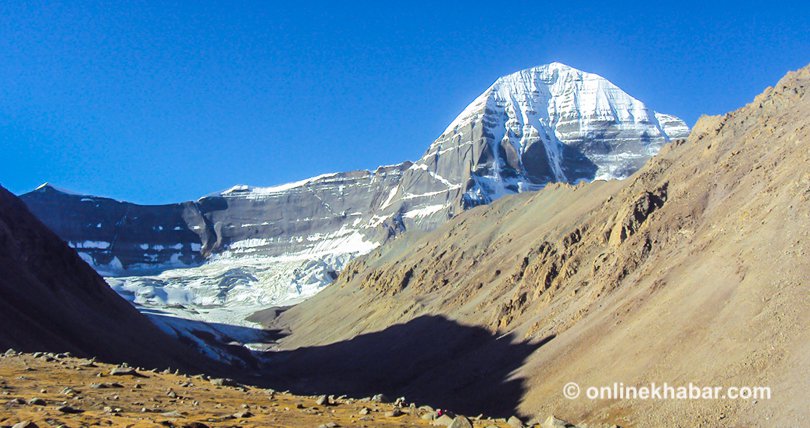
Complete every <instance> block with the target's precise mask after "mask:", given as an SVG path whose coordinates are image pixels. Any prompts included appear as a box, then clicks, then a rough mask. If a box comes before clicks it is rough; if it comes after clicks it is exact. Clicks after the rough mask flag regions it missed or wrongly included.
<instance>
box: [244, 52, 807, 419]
mask: <svg viewBox="0 0 810 428" xmlns="http://www.w3.org/2000/svg"><path fill="white" fill-rule="evenodd" d="M808 87H810V67H806V68H803V69H801V70H799V71H796V72H791V73H789V74H788V75H787V76H785V77H784V78H783V79H782V80H781V81H780V82H779V83H777V84H776V86H774V87H772V88H767V89H766V90H765V92H764V93H762V94H761V95H759V96H757V97H756V98H755V99H754V100H753V101H752V102H751V103H750V104H748V105H746V106H745V107H743V108H741V109H739V110H737V111H734V112H731V113H728V114H725V115H722V116H711V117H708V116H706V117H702V118H701V119H700V120H699V122H698V123H697V124H696V125H695V127H694V129H693V130H692V132H691V134H690V135H689V138H688V139H686V140H680V141H676V142H673V143H671V144H669V145H668V146H666V147H664V148H663V149H662V150H661V151H660V152H659V154H658V156H656V157H655V158H653V159H652V160H651V161H650V162H648V163H647V164H646V165H645V166H644V167H643V168H641V169H640V170H639V171H638V172H636V173H635V174H633V175H631V176H630V177H629V178H628V179H627V180H625V181H608V182H599V181H597V182H593V183H580V184H577V185H571V184H553V185H548V186H546V187H545V188H544V189H543V190H541V191H539V192H536V193H527V194H520V195H514V196H509V197H504V198H501V199H499V200H498V201H496V202H494V203H492V204H491V205H489V206H483V207H477V208H474V209H470V210H468V211H465V212H462V213H460V214H459V215H457V216H456V217H454V218H453V219H451V220H450V221H448V222H447V223H446V224H444V225H442V226H440V227H438V228H437V229H436V230H435V231H434V232H432V233H430V234H425V235H419V234H405V235H403V236H401V237H399V238H397V239H396V240H394V241H392V242H390V243H389V244H388V245H386V246H384V247H382V248H379V249H377V250H374V251H372V252H371V253H370V254H369V255H367V256H365V257H363V258H360V259H358V260H355V261H353V262H351V263H350V264H349V265H348V266H347V267H346V268H345V269H344V271H343V273H342V274H341V275H340V277H339V278H338V279H337V281H336V282H335V283H334V285H333V286H330V287H328V288H327V289H326V290H325V291H324V292H322V293H320V294H318V295H317V296H315V297H313V298H311V299H309V300H307V301H305V302H303V303H301V304H299V305H296V306H294V307H292V308H290V309H288V310H285V311H266V312H263V313H258V314H257V315H256V319H262V320H263V321H264V322H265V323H266V325H268V326H270V327H271V328H274V329H277V330H279V331H284V332H286V337H284V338H282V339H281V340H280V342H279V355H282V356H283V355H289V358H286V359H285V358H279V359H278V360H277V361H276V366H275V367H276V369H277V370H278V372H280V373H287V374H289V376H290V377H289V379H288V380H287V386H288V387H290V388H291V389H293V390H301V391H316V390H319V389H334V388H338V387H340V388H342V389H346V390H350V391H351V390H354V391H362V390H364V388H368V385H372V384H373V385H374V386H375V387H376V388H381V389H388V390H390V391H391V392H397V391H407V394H408V395H409V396H412V397H431V396H432V395H433V394H434V393H435V392H436V391H437V390H438V391H441V393H440V394H439V395H440V396H441V397H442V399H444V400H446V401H445V402H448V401H449V402H452V403H453V404H454V405H457V404H459V403H461V404H463V403H475V405H478V406H482V407H483V408H486V406H487V404H488V403H489V405H490V407H489V408H488V409H487V410H488V411H489V412H490V413H493V414H500V415H504V414H508V413H510V412H516V413H518V414H520V415H522V416H524V417H535V418H536V417H537V416H536V415H538V414H539V415H543V414H547V413H549V412H551V411H553V412H555V413H558V414H560V415H561V416H563V417H566V418H570V419H572V420H580V421H585V422H597V423H599V422H605V423H618V424H619V425H622V426H625V425H627V426H715V425H718V424H719V425H725V426H748V425H757V426H760V425H763V426H764V425H768V426H796V425H800V424H801V421H804V420H806V419H807V418H808V417H810V414H808V410H807V409H808V408H807V406H806V402H805V401H806V400H805V399H804V397H805V395H806V394H805V393H806V391H807V390H808V389H810V376H808V373H810V358H808V357H807V356H808V355H810V353H808V351H810V349H809V348H808V346H809V345H808V344H810V337H808V334H810V333H808V330H807V328H806V326H807V325H808V324H809V323H810V318H808V317H810V300H809V299H808V298H807V286H808V283H807V280H808V278H810V264H808V263H807V260H808V248H807V245H808V242H810V240H809V239H808V234H810V227H808V225H810V204H808V199H810V97H808ZM422 344H424V346H420V345H422ZM354 345H357V346H354ZM411 349H413V352H408V351H409V350H411ZM319 355H322V356H324V358H319ZM350 355H351V356H354V357H355V358H357V359H358V360H359V361H358V360H354V359H352V358H345V357H347V356H350ZM365 364H371V367H375V368H380V367H382V368H391V367H397V368H398V374H397V375H396V376H387V377H376V376H374V375H373V374H372V373H367V372H364V371H363V370H362V367H364V366H365ZM307 367H318V370H316V371H315V372H313V374H312V376H307V373H308V372H307ZM405 379H408V381H405ZM572 381H573V382H578V383H579V384H580V385H583V386H604V385H612V384H613V383H614V382H622V383H624V384H627V385H639V384H645V383H647V384H648V383H649V382H657V383H659V384H660V383H663V382H669V383H670V384H676V385H682V384H686V383H688V382H694V383H696V384H700V385H709V386H715V385H716V386H769V387H771V388H772V389H773V397H772V399H770V400H698V401H694V400H667V401H662V400H646V401H645V400H596V401H592V400H588V399H585V398H584V397H580V398H579V399H575V400H567V399H565V398H564V397H563V394H562V388H563V386H564V385H565V384H566V383H568V382H572ZM493 385H497V386H496V387H493ZM437 398H438V397H437ZM493 403H496V404H493ZM482 407H480V408H482Z"/></svg>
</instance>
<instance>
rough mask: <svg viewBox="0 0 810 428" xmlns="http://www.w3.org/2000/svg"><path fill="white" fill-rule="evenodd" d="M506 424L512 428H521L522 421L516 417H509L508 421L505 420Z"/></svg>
mask: <svg viewBox="0 0 810 428" xmlns="http://www.w3.org/2000/svg"><path fill="white" fill-rule="evenodd" d="M506 424H507V425H509V426H510V427H512V428H523V421H521V420H520V419H518V418H517V416H510V417H509V419H507V420H506Z"/></svg>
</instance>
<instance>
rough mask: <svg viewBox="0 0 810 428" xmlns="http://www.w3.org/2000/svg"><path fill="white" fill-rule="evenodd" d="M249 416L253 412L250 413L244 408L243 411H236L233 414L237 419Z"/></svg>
mask: <svg viewBox="0 0 810 428" xmlns="http://www.w3.org/2000/svg"><path fill="white" fill-rule="evenodd" d="M251 416H253V413H250V411H249V410H245V411H243V412H237V413H234V414H233V417H235V418H237V419H243V418H249V417H251Z"/></svg>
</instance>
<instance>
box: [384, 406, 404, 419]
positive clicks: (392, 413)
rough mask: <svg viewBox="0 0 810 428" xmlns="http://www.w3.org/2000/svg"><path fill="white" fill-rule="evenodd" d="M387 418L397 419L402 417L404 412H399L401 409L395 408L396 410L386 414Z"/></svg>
mask: <svg viewBox="0 0 810 428" xmlns="http://www.w3.org/2000/svg"><path fill="white" fill-rule="evenodd" d="M385 416H386V417H389V418H396V417H399V416H402V410H399V408H394V410H391V411H388V412H385Z"/></svg>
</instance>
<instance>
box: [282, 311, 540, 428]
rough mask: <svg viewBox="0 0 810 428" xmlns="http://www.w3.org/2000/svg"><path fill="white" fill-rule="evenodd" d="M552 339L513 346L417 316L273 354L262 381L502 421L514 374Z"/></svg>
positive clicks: (515, 386)
mask: <svg viewBox="0 0 810 428" xmlns="http://www.w3.org/2000/svg"><path fill="white" fill-rule="evenodd" d="M551 339H553V336H551V337H547V338H545V339H543V340H541V341H539V342H534V343H532V342H515V340H514V337H513V336H512V335H511V334H508V335H503V336H495V335H492V334H491V333H490V332H489V331H488V330H485V329H483V328H480V327H476V326H466V325H461V324H459V323H457V322H455V321H452V320H449V319H447V318H444V317H441V316H422V317H419V318H416V319H413V320H411V321H409V322H407V323H405V324H397V325H394V326H391V327H388V328H387V329H385V330H382V331H379V332H374V333H369V334H363V335H360V336H357V337H355V338H353V339H350V340H347V341H343V342H337V343H333V344H329V345H324V346H315V347H307V348H299V349H295V350H290V351H278V352H274V353H271V354H269V355H268V357H269V367H268V368H269V369H270V373H268V378H266V380H267V382H268V383H269V385H270V386H272V387H274V388H276V389H289V390H291V391H292V392H294V393H298V394H312V395H315V394H336V395H337V394H347V395H350V396H358V397H359V396H368V395H373V394H378V393H383V394H386V395H387V396H388V397H389V398H394V397H399V396H405V397H406V398H407V399H408V401H411V402H416V403H419V404H430V405H432V406H437V407H441V408H448V409H450V410H453V411H456V412H459V413H464V414H478V413H481V412H483V413H485V414H487V415H492V416H508V415H512V414H514V413H515V412H516V410H515V409H516V407H517V405H518V403H519V402H520V400H521V398H522V397H523V394H524V392H525V389H526V388H525V386H524V382H523V379H520V378H516V377H513V376H512V373H513V372H514V371H515V370H516V369H518V368H519V367H521V366H522V365H523V364H524V362H525V360H526V358H527V357H528V356H529V355H530V354H531V353H532V352H534V351H535V350H536V349H538V348H539V347H541V346H543V345H544V344H545V343H547V342H548V341H549V340H551Z"/></svg>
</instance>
